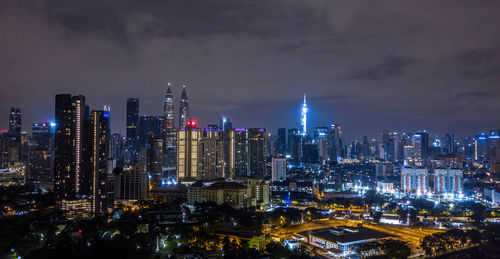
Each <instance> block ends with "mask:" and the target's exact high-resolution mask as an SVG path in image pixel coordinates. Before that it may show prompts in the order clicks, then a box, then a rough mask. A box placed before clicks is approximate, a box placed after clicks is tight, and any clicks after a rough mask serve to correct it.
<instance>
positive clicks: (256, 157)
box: [248, 128, 267, 177]
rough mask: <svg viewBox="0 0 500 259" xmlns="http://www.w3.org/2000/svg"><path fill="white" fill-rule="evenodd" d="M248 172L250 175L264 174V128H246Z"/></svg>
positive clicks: (259, 175) (258, 175)
mask: <svg viewBox="0 0 500 259" xmlns="http://www.w3.org/2000/svg"><path fill="white" fill-rule="evenodd" d="M248 155H249V161H248V162H249V164H248V165H249V173H250V176H252V177H263V176H265V175H266V171H267V170H266V159H267V156H266V130H265V129H258V128H252V129H248Z"/></svg>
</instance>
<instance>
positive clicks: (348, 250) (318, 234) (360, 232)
mask: <svg viewBox="0 0 500 259" xmlns="http://www.w3.org/2000/svg"><path fill="white" fill-rule="evenodd" d="M297 234H298V236H299V237H301V238H302V240H303V241H305V242H307V243H309V244H310V245H313V246H316V247H319V248H321V249H323V250H325V251H327V252H328V254H329V255H331V256H342V257H343V256H348V255H351V254H355V253H356V246H357V245H359V244H361V243H365V242H371V241H376V240H378V239H382V238H388V237H392V235H390V234H386V233H383V232H379V231H376V230H373V229H368V228H364V227H363V226H362V225H360V226H358V227H348V226H339V227H337V228H324V229H318V230H312V231H304V232H299V233H297Z"/></svg>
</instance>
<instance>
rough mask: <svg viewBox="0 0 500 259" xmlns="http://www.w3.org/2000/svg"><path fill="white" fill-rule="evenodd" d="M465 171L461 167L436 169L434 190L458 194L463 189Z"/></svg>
mask: <svg viewBox="0 0 500 259" xmlns="http://www.w3.org/2000/svg"><path fill="white" fill-rule="evenodd" d="M462 182H463V172H462V170H460V169H435V170H434V191H435V192H436V193H450V194H458V193H461V192H462V191H463V183H462Z"/></svg>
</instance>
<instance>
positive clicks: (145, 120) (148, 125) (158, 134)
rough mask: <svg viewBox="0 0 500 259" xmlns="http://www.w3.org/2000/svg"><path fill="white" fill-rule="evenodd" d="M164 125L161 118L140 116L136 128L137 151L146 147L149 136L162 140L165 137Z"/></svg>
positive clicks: (163, 118) (163, 120) (163, 119)
mask: <svg viewBox="0 0 500 259" xmlns="http://www.w3.org/2000/svg"><path fill="white" fill-rule="evenodd" d="M164 124H165V117H163V116H146V115H143V116H140V117H139V127H138V139H139V142H138V146H137V149H138V150H141V149H145V148H146V146H147V145H148V140H149V138H150V136H153V137H154V138H159V139H163V138H164V137H165V132H164Z"/></svg>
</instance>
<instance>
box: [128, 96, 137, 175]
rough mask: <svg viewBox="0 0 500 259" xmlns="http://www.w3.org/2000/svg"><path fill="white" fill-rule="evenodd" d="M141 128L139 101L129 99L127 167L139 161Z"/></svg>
mask: <svg viewBox="0 0 500 259" xmlns="http://www.w3.org/2000/svg"><path fill="white" fill-rule="evenodd" d="M138 126H139V99H137V98H128V99H127V159H126V164H127V165H133V164H135V162H136V161H137V151H138V150H137V142H138V129H137V127H138Z"/></svg>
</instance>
